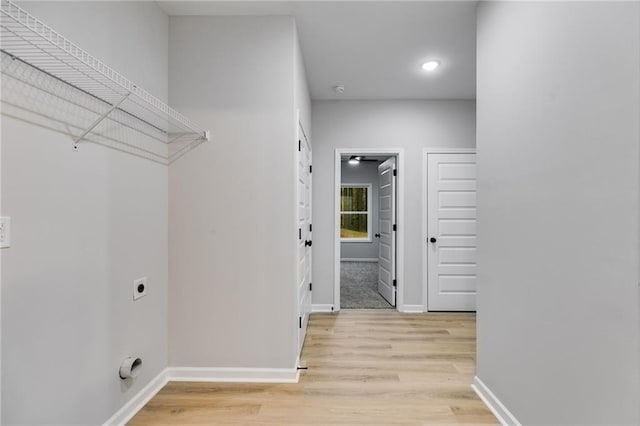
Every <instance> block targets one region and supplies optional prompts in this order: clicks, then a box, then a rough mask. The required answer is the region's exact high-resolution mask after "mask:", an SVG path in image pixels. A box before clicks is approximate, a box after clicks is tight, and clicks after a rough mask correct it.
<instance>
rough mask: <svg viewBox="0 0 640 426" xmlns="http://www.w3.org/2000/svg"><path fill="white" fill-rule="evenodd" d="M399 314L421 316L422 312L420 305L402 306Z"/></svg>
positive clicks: (422, 308) (422, 307)
mask: <svg viewBox="0 0 640 426" xmlns="http://www.w3.org/2000/svg"><path fill="white" fill-rule="evenodd" d="M400 312H403V313H405V314H421V313H423V312H424V306H422V305H402V307H401V309H400Z"/></svg>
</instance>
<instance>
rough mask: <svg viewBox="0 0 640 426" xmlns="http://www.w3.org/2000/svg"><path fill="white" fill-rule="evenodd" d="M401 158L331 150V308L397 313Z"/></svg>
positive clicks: (381, 153)
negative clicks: (333, 157)
mask: <svg viewBox="0 0 640 426" xmlns="http://www.w3.org/2000/svg"><path fill="white" fill-rule="evenodd" d="M401 154H402V153H401V150H393V149H387V150H375V151H371V150H362V149H360V150H351V149H341V150H336V165H335V167H336V179H335V184H336V185H335V193H336V203H335V206H336V209H335V210H336V211H335V213H336V221H335V222H336V226H335V234H334V235H335V247H336V249H335V250H336V251H335V253H336V261H335V268H336V269H335V284H336V285H335V293H334V294H335V301H334V303H335V305H334V306H335V308H336V309H341V308H342V309H394V308H398V310H401V308H400V307H401V306H402V303H401V300H402V298H401V294H402V285H401V281H402V280H401V276H402V268H401V267H400V266H401V264H402V250H401V245H402V244H401V240H402V236H401V233H400V227H399V222H400V221H401V218H402V214H401V209H400V208H399V206H400V205H401V198H402V195H401V192H402V191H401V189H402V185H401V183H400V179H399V178H398V176H399V173H398V171H399V169H400V167H401V163H402V156H401Z"/></svg>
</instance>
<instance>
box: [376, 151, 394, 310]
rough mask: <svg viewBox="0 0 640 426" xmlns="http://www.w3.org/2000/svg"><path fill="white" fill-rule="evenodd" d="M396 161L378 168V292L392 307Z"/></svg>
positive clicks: (385, 163) (392, 159)
mask: <svg viewBox="0 0 640 426" xmlns="http://www.w3.org/2000/svg"><path fill="white" fill-rule="evenodd" d="M395 169H396V159H395V158H390V159H388V160H387V161H385V162H384V163H382V164H380V165H379V166H378V178H379V179H378V185H379V188H378V197H379V203H378V206H379V207H378V208H379V211H378V232H379V233H380V244H379V251H378V292H379V293H380V294H381V295H382V297H384V298H385V299H386V300H387V302H389V303H390V304H391V305H392V306H395V305H396V288H395V286H394V280H395V278H396V232H395V231H394V230H393V225H394V224H395V223H396V201H395V200H396V184H395V180H396V178H395V176H394V173H393V172H394V170H395Z"/></svg>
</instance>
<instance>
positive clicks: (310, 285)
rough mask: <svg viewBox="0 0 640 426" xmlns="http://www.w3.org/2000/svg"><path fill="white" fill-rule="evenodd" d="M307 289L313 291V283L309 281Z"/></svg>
mask: <svg viewBox="0 0 640 426" xmlns="http://www.w3.org/2000/svg"><path fill="white" fill-rule="evenodd" d="M309 291H313V283H309Z"/></svg>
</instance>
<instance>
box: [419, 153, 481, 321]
mask: <svg viewBox="0 0 640 426" xmlns="http://www.w3.org/2000/svg"><path fill="white" fill-rule="evenodd" d="M475 153H476V149H475V148H423V149H422V236H423V238H422V304H423V305H424V312H429V265H428V262H427V254H428V253H427V238H429V235H428V234H429V229H428V225H427V223H428V222H427V209H428V206H427V188H428V183H427V178H428V171H427V164H428V163H429V161H428V156H429V154H475Z"/></svg>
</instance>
